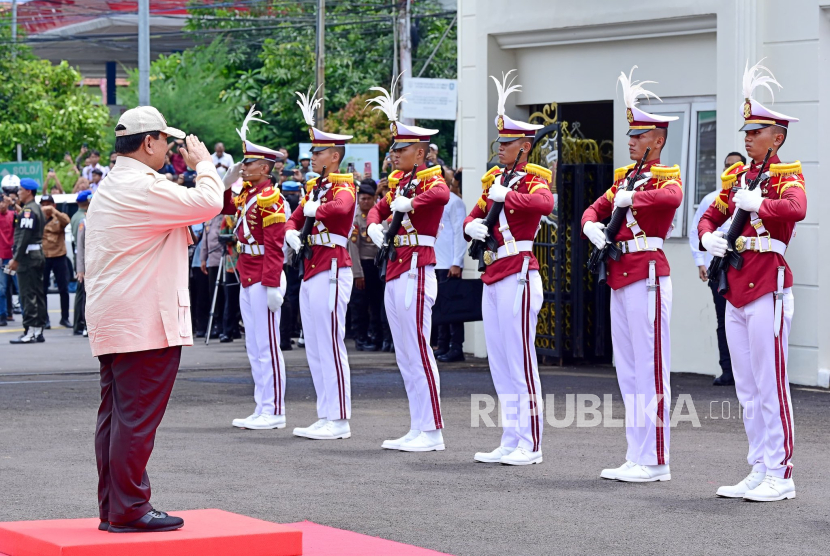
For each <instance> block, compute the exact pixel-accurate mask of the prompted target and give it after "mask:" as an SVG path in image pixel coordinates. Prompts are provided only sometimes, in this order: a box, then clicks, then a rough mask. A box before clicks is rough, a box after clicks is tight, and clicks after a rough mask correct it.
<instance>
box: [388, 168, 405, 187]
mask: <svg viewBox="0 0 830 556" xmlns="http://www.w3.org/2000/svg"><path fill="white" fill-rule="evenodd" d="M402 179H403V172H401V171H400V170H395V171H394V172H392V173H391V174H389V177H387V178H386V181H387V183H389V187H390V188H392V187H396V186H397V185H398V182H400V181H401V180H402Z"/></svg>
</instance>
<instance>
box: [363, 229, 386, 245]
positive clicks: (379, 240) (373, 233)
mask: <svg viewBox="0 0 830 556" xmlns="http://www.w3.org/2000/svg"><path fill="white" fill-rule="evenodd" d="M366 233H367V234H369V237H370V238H371V239H372V243H374V244H375V245H377V246H378V247H381V246H382V245H383V226H381V225H380V224H369V227H368V228H367V229H366Z"/></svg>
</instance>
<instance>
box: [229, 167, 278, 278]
mask: <svg viewBox="0 0 830 556" xmlns="http://www.w3.org/2000/svg"><path fill="white" fill-rule="evenodd" d="M252 199H256V200H255V201H254V202H253V203H250V201H251V200H252ZM248 205H249V206H248ZM246 206H248V209H247V210H245V207H246ZM286 210H288V206H287V205H286V204H285V200H284V199H283V198H282V196H281V195H280V192H279V190H278V189H274V188H273V187H272V186H271V180H264V181H262V182H260V183H258V184H256V185H251V184H250V183H248V182H245V183H244V184H243V186H242V192H241V193H240V194H239V195H238V196H237V197H236V199H234V198H233V193H232V192H231V190H230V189H229V190H227V191H225V206H224V207H223V208H222V214H236V215H237V221H238V223H239V225H238V226H237V228H236V239H237V240H238V242H239V244H241V245H251V248H252V249H253V250H254V251H256V249H257V248H258V247H259V246H261V247H262V250H263V254H262V255H250V254H248V253H240V254H239V262H238V263H237V266H236V269H237V271H238V272H239V279H240V280H241V281H242V287H243V288H247V287H248V286H250V285H252V284H256V283H257V282H262V285H263V286H265V287H269V288H278V287H279V286H280V275H281V274H282V265H283V262H284V261H285V255H284V254H283V252H282V245H283V240H284V239H285V213H286ZM243 213H244V214H243ZM241 219H244V220H246V221H247V222H248V230H249V231H250V236H251V237H252V238H253V240H254V241H253V243H249V242H248V239H246V238H245V226H244V224H243V222H242V220H241Z"/></svg>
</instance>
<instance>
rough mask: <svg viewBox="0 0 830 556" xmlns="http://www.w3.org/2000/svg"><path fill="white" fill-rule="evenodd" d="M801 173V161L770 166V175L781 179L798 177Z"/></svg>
mask: <svg viewBox="0 0 830 556" xmlns="http://www.w3.org/2000/svg"><path fill="white" fill-rule="evenodd" d="M800 173H801V161H800V160H796V161H795V162H790V163H788V164H770V165H769V175H770V176H779V177H786V176H797V175H798V174H800Z"/></svg>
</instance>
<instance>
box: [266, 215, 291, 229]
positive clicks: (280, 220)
mask: <svg viewBox="0 0 830 556" xmlns="http://www.w3.org/2000/svg"><path fill="white" fill-rule="evenodd" d="M271 224H285V213H284V212H275V213H273V214H269V215H268V216H266V217H265V218H263V219H262V227H263V228H267V227H268V226H270V225H271Z"/></svg>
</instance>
